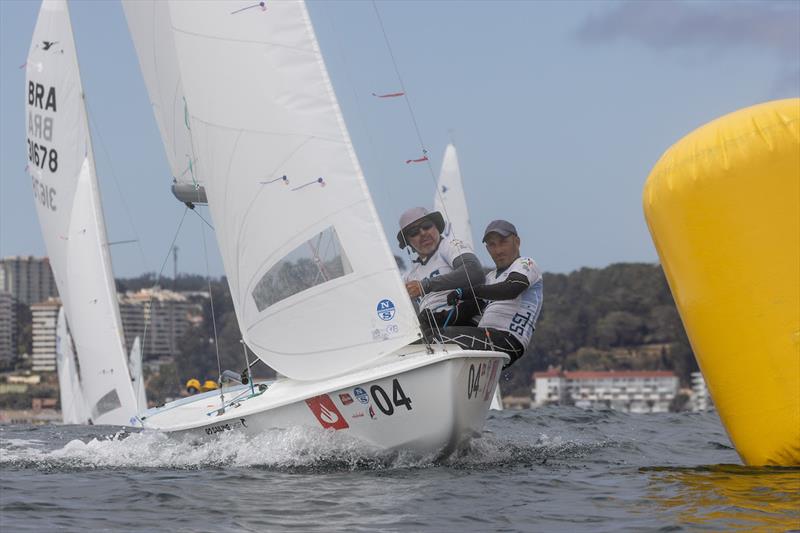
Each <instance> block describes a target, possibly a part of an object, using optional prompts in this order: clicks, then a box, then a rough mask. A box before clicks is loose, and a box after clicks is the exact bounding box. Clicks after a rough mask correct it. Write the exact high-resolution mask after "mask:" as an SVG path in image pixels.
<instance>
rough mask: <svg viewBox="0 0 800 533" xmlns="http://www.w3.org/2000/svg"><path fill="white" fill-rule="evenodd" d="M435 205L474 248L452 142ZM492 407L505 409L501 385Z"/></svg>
mask: <svg viewBox="0 0 800 533" xmlns="http://www.w3.org/2000/svg"><path fill="white" fill-rule="evenodd" d="M433 206H434V209H435V210H436V211H439V212H440V213H442V216H444V217H445V220H446V221H447V226H446V227H445V230H444V231H445V234H450V233H451V232H452V233H453V234H454V236H455V237H456V238H457V239H459V240H461V241H463V242H465V243H467V244H469V247H470V248H472V249H473V250H474V249H475V247H474V245H473V243H472V224H471V223H470V220H469V209H468V208H467V197H466V195H465V194H464V185H463V184H462V182H461V169H460V168H459V166H458V154H457V153H456V147H455V146H453V145H452V144H448V145H447V148H446V149H445V151H444V159H443V160H442V170H441V171H440V172H439V183H438V184H437V190H436V194H434V195H433ZM481 282H482V280H481ZM491 409H492V410H494V411H502V410H503V401H502V398H501V397H500V385H498V386H497V389H495V395H494V397H493V398H492V405H491Z"/></svg>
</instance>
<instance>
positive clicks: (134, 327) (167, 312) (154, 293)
mask: <svg viewBox="0 0 800 533" xmlns="http://www.w3.org/2000/svg"><path fill="white" fill-rule="evenodd" d="M119 300H120V303H119V308H120V314H121V315H122V327H123V329H124V331H125V345H126V346H127V349H128V351H129V352H130V349H131V346H133V341H134V339H135V338H136V337H137V336H138V337H139V338H140V339H142V350H143V354H144V357H145V358H147V359H154V358H160V357H174V356H175V355H177V353H178V351H179V350H180V346H179V345H178V343H179V342H180V339H181V337H182V336H183V335H184V334H185V333H186V331H187V330H188V329H189V326H190V324H191V320H192V316H193V315H195V314H199V313H200V308H199V306H198V304H196V303H194V302H192V301H191V300H190V299H189V298H187V297H186V296H185V295H184V294H181V293H178V292H174V291H170V290H164V289H142V290H140V291H138V292H127V293H125V294H124V295H120V297H119ZM145 330H146V331H145ZM145 333H146V334H145Z"/></svg>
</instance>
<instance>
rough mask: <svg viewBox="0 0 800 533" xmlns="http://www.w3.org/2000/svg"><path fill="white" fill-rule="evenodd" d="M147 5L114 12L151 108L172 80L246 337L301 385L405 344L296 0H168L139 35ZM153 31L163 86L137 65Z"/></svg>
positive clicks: (389, 281)
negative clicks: (163, 67)
mask: <svg viewBox="0 0 800 533" xmlns="http://www.w3.org/2000/svg"><path fill="white" fill-rule="evenodd" d="M147 4H150V2H144V3H140V2H138V1H137V2H134V1H125V2H124V4H123V5H124V6H125V11H126V16H127V17H128V22H129V25H130V26H131V33H132V34H133V36H134V42H135V43H136V49H137V53H138V54H139V59H140V65H141V66H142V71H143V73H144V77H145V80H146V83H147V85H148V90H149V92H150V94H151V100H153V101H154V102H155V101H158V102H160V103H161V104H164V103H165V102H164V100H163V98H160V97H159V93H158V91H157V90H155V88H157V87H161V86H164V84H167V83H171V84H173V86H174V84H175V83H176V80H177V83H179V84H180V89H181V91H182V97H183V99H185V103H182V105H183V106H184V108H183V110H184V112H185V114H186V116H187V117H188V125H187V126H186V127H185V129H186V130H187V131H188V132H190V133H189V135H188V140H189V144H190V145H191V153H192V154H193V156H192V157H193V159H192V163H193V172H194V179H196V180H197V182H198V183H201V184H202V185H203V187H204V189H205V192H206V197H207V200H208V205H209V210H210V212H211V217H212V219H213V221H214V228H215V234H216V237H217V242H218V245H219V249H220V252H221V255H222V258H223V264H224V266H225V272H226V273H227V276H228V283H229V286H230V289H231V295H232V297H233V301H234V308H235V311H236V316H237V319H238V321H239V326H240V329H241V331H242V335H243V337H244V340H245V342H246V343H247V344H248V345H249V346H250V347H251V348H252V349H253V350H254V352H255V353H256V354H257V355H258V356H259V357H260V358H261V359H263V360H264V361H265V362H266V363H267V364H269V365H270V366H272V367H273V368H275V369H276V370H277V371H279V372H280V373H282V374H284V375H286V376H288V377H291V378H295V379H301V380H306V379H321V378H325V377H328V376H333V375H337V374H341V373H344V372H347V371H348V370H350V369H352V368H356V367H359V366H363V365H365V364H367V363H369V362H370V361H371V360H374V359H377V358H379V357H381V356H383V355H385V354H387V353H390V352H392V351H395V350H397V349H398V348H400V347H402V346H404V345H406V344H408V343H409V342H412V341H414V340H416V339H417V338H418V336H419V325H418V322H417V320H416V314H415V312H414V309H413V306H412V304H411V302H410V300H409V298H408V296H407V294H406V292H405V288H404V286H403V283H402V280H401V278H400V275H399V272H398V271H397V266H396V263H395V260H394V256H393V255H392V253H391V252H390V250H389V246H388V243H387V241H386V237H385V234H384V232H383V228H382V227H381V225H380V222H379V220H378V217H377V213H376V212H375V208H374V205H373V203H372V199H371V197H370V195H369V191H368V189H367V187H366V182H365V180H364V177H363V174H362V171H361V167H360V165H359V163H358V159H357V158H356V155H355V150H354V149H353V146H352V143H351V141H350V137H349V134H348V133H347V128H346V126H345V123H344V119H343V117H342V115H341V110H340V109H339V105H338V101H337V100H336V96H335V94H334V91H333V86H332V85H331V83H330V79H329V77H328V73H327V70H326V68H325V63H324V60H323V57H322V54H321V53H320V50H319V46H318V44H317V41H316V37H315V35H314V31H313V27H312V24H311V20H310V18H309V16H308V12H307V10H306V7H305V4H304V3H303V2H275V3H271V4H270V6H269V9H267V10H244V11H238V10H235V9H232V7H231V3H229V2H221V1H207V2H194V3H187V2H179V1H174V2H167V3H165V4H160V5H161V6H165V7H155V8H153V9H159V10H160V14H161V15H163V17H164V18H163V20H159V21H157V22H153V21H151V22H150V23H149V29H148V30H147V31H149V32H150V36H148V34H147V31H145V30H144V28H145V26H146V24H144V23H143V21H145V20H146V17H145V16H144V13H145V12H147V10H148V9H150V7H152V6H150V7H148V6H147ZM164 28H170V29H171V35H167V34H166V33H164V32H163V31H162V30H163V29H164ZM152 35H157V36H158V37H157V40H158V42H159V43H160V45H161V46H163V47H171V49H170V50H165V51H164V56H165V57H166V58H171V59H169V61H172V59H174V62H175V66H176V72H175V73H170V74H169V75H168V76H167V78H168V79H165V80H160V79H158V73H156V72H155V69H153V68H152V65H151V63H152V62H153V61H151V60H150V59H148V58H143V57H142V55H143V53H145V54H146V53H148V50H149V49H150V46H149V45H148V44H147V43H148V42H149V43H152V42H153V37H152ZM143 43H144V44H143ZM154 109H155V107H154ZM156 113H157V115H159V114H161V115H164V114H165V113H164V109H161V110H156ZM174 113H177V109H175V110H174ZM157 119H158V117H157ZM158 120H160V121H161V122H165V121H163V119H158ZM160 129H161V133H162V136H163V135H165V134H171V135H175V131H174V130H171V129H170V128H168V127H161V128H160ZM170 144H173V143H172V142H167V141H165V147H166V148H167V149H168V150H169V149H170ZM173 172H175V170H174V169H173Z"/></svg>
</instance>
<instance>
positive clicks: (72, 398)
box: [56, 307, 89, 424]
mask: <svg viewBox="0 0 800 533" xmlns="http://www.w3.org/2000/svg"><path fill="white" fill-rule="evenodd" d="M56 368H57V369H58V392H59V396H60V397H61V417H62V419H63V421H64V423H65V424H85V423H87V422H88V421H89V412H88V409H87V408H86V401H85V400H84V398H83V391H82V390H81V382H80V378H79V376H78V365H77V362H76V361H75V351H74V350H73V349H72V337H71V336H70V334H69V330H68V329H67V317H66V315H65V314H64V308H63V307H61V308H60V309H59V310H58V323H57V325H56Z"/></svg>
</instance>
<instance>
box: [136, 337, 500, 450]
mask: <svg viewBox="0 0 800 533" xmlns="http://www.w3.org/2000/svg"><path fill="white" fill-rule="evenodd" d="M439 348H441V347H439ZM446 349H447V351H444V350H438V349H437V351H436V352H434V353H433V354H428V353H426V352H425V351H424V347H422V346H410V347H407V348H406V349H405V350H404V351H403V352H400V353H395V354H392V355H390V356H387V357H386V358H384V359H382V360H381V361H379V362H378V364H376V365H375V366H371V367H370V368H368V369H363V370H359V371H357V372H354V373H352V374H349V375H346V376H339V377H336V378H332V379H329V380H324V381H304V382H300V381H295V380H290V379H285V378H281V379H279V380H277V381H275V382H272V383H271V384H269V386H268V388H267V390H266V391H264V392H263V393H260V394H257V395H251V394H250V392H249V391H250V388H249V387H248V386H238V387H234V388H230V389H225V402H226V404H227V403H228V402H230V401H231V400H234V398H236V397H237V396H241V398H240V401H236V402H235V403H233V404H231V405H229V406H228V407H226V409H225V412H224V413H220V412H219V407H220V398H219V392H209V393H205V394H202V395H198V396H194V397H191V398H185V399H183V400H178V401H176V402H172V403H169V404H166V405H165V406H163V407H159V408H154V409H150V410H148V411H145V412H144V413H142V414H141V415H140V417H139V420H138V422H139V423H140V424H137V425H141V426H142V427H144V428H148V429H155V430H160V431H164V432H168V433H174V434H181V435H192V436H203V437H206V436H213V435H216V434H218V433H224V432H227V431H242V432H245V433H250V434H255V433H258V432H262V431H265V430H269V429H276V428H289V427H297V426H306V427H310V428H317V429H319V428H324V429H330V430H332V431H333V430H335V431H343V432H346V433H348V434H349V435H351V436H353V437H356V438H358V439H360V440H362V441H364V442H367V443H369V444H371V445H374V446H376V447H378V448H381V449H385V450H395V449H402V450H411V451H415V452H420V453H435V452H443V453H447V452H449V451H452V450H454V449H456V448H457V447H458V446H460V445H462V444H464V443H465V442H467V441H469V439H470V438H471V437H473V436H476V435H479V434H480V433H481V430H482V429H483V425H484V423H485V420H486V414H487V412H488V410H489V405H490V403H491V401H492V399H493V398H494V395H495V390H496V388H497V382H498V379H499V377H500V370H501V368H502V366H503V364H504V363H505V362H506V361H507V356H506V355H505V354H502V353H497V352H486V351H465V350H461V349H460V348H458V347H456V346H447V347H446Z"/></svg>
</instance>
